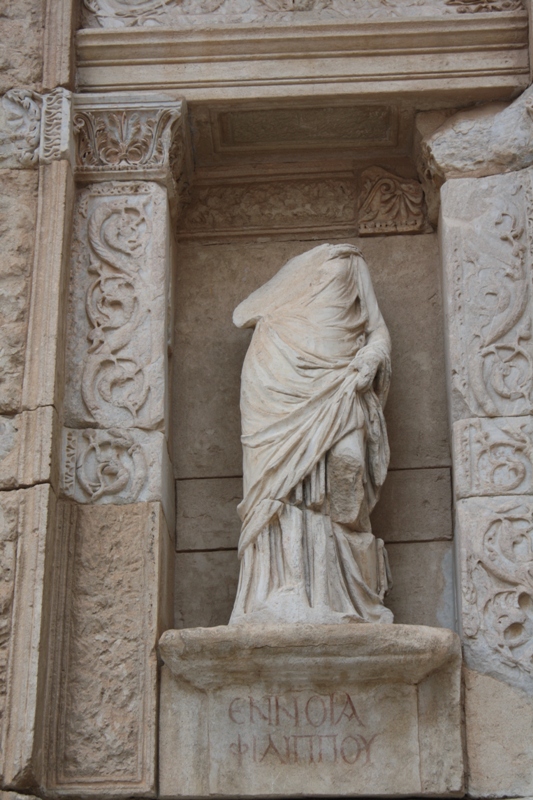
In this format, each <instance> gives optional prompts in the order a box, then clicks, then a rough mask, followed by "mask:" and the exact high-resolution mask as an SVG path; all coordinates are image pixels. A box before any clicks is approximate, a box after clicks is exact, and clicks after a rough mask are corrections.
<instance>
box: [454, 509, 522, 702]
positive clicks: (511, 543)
mask: <svg viewBox="0 0 533 800" xmlns="http://www.w3.org/2000/svg"><path fill="white" fill-rule="evenodd" d="M532 526H533V498H532V497H531V496H523V495H517V496H511V497H483V498H477V497H472V498H468V499H466V500H459V502H458V503H457V537H458V545H459V552H460V590H461V591H460V596H461V620H462V631H463V646H464V654H465V660H466V663H467V665H468V666H469V667H471V668H472V669H475V670H477V671H478V672H482V673H485V674H487V675H491V676H492V677H495V678H499V679H500V680H503V681H505V682H506V683H509V684H510V685H511V686H514V687H516V688H519V689H522V690H523V691H525V692H527V693H528V694H533V681H532V675H533V663H532V659H531V637H532V635H533V622H532V620H533V615H532V612H531V609H532V608H533V579H532V576H531V573H532V565H533V547H532V544H531V528H532Z"/></svg>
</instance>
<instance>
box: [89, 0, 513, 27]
mask: <svg viewBox="0 0 533 800" xmlns="http://www.w3.org/2000/svg"><path fill="white" fill-rule="evenodd" d="M83 6H84V17H83V25H84V26H85V27H103V28H121V27H133V26H153V25H164V26H168V25H170V26H172V25H173V24H179V23H180V21H181V22H182V23H183V22H184V20H186V19H187V17H191V16H192V17H200V16H203V15H207V14H212V15H216V16H220V17H223V18H227V19H232V20H235V21H242V22H249V21H254V20H260V19H273V20H275V21H277V22H288V23H290V22H291V21H296V20H299V19H300V18H309V19H311V20H312V19H313V18H316V19H317V20H322V19H343V18H344V19H350V20H355V19H358V20H365V19H367V20H373V19H376V18H379V19H383V18H385V19H386V18H397V17H411V18H413V17H420V16H422V17H439V16H442V15H446V14H455V13H462V14H468V13H490V12H506V11H507V12H513V11H514V12H516V11H524V10H525V9H524V5H523V2H522V0H183V2H179V1H178V0H83ZM185 24H186V23H185Z"/></svg>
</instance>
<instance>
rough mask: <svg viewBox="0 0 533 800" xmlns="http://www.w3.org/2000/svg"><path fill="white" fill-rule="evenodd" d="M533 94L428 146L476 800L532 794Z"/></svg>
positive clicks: (439, 135) (458, 123)
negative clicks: (437, 201)
mask: <svg viewBox="0 0 533 800" xmlns="http://www.w3.org/2000/svg"><path fill="white" fill-rule="evenodd" d="M531 98H532V94H531V90H527V91H526V92H525V93H524V94H523V95H522V96H521V97H520V98H519V99H518V100H517V101H515V102H514V103H513V104H512V105H510V106H509V107H507V108H504V109H503V110H502V106H501V105H498V106H494V107H486V108H481V109H477V110H476V111H473V112H462V113H460V114H457V115H456V116H454V117H451V118H450V119H449V120H448V121H447V122H445V123H444V124H443V125H442V126H441V127H440V128H439V129H438V130H437V131H435V132H434V133H433V134H432V135H431V136H429V137H428V138H427V139H426V140H425V142H424V143H423V149H424V151H425V157H426V165H427V177H429V176H431V177H432V178H433V180H435V181H436V182H437V183H438V184H442V183H443V182H444V181H445V183H444V185H443V186H442V189H441V200H442V207H441V219H440V232H441V247H442V259H443V268H444V273H443V274H444V284H445V291H444V296H445V302H446V324H447V331H446V334H447V348H448V378H449V387H450V411H451V422H452V431H453V471H454V488H455V518H456V529H457V530H456V542H457V568H458V573H459V579H458V585H459V591H458V594H459V598H458V605H459V615H460V627H461V635H462V641H463V648H464V656H465V662H466V665H467V667H468V669H466V670H465V682H466V693H465V702H466V741H467V750H468V761H469V768H468V772H469V775H470V785H469V787H468V790H469V793H470V794H471V795H473V796H484V795H487V794H489V793H490V794H491V795H498V794H499V793H506V794H508V795H511V794H512V795H515V794H516V795H521V794H528V793H530V789H531V781H532V780H533V748H532V746H531V741H530V734H529V733H528V732H527V731H529V727H530V725H531V723H532V721H533V704H532V696H533V419H532V417H531V413H532V410H533V336H532V334H533V330H532V322H533V317H532V314H533V305H532V282H531V270H532V263H533V222H532V213H533V183H532V181H533V170H532V169H531V168H529V164H531V163H532V161H533V149H532V147H531V145H532V138H533V136H532V134H533V127H532V125H531V119H530V116H529V111H530V108H531V102H532V101H531Z"/></svg>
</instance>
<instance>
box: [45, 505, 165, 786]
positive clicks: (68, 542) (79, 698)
mask: <svg viewBox="0 0 533 800" xmlns="http://www.w3.org/2000/svg"><path fill="white" fill-rule="evenodd" d="M58 520H59V532H58V549H57V552H56V554H55V558H54V563H55V569H56V573H55V581H54V585H55V588H56V592H57V595H56V599H55V602H56V603H57V608H59V609H63V608H64V609H65V611H64V612H63V615H62V616H57V619H60V620H61V622H60V624H59V626H58V628H57V630H56V633H55V636H54V642H55V653H54V656H53V686H52V696H53V698H54V700H53V702H52V703H51V706H50V716H49V729H48V736H47V744H48V747H49V756H48V765H49V770H50V772H49V775H48V781H49V784H48V785H49V786H50V787H53V788H54V789H55V790H56V791H57V792H58V793H60V794H67V795H69V796H70V795H72V794H76V795H80V794H81V795H84V796H87V795H89V796H90V795H93V796H95V797H101V796H102V787H103V785H105V786H106V790H105V791H106V794H107V796H109V795H111V796H113V794H116V795H117V796H127V797H135V796H141V797H153V796H154V795H155V755H156V733H157V730H156V727H157V717H156V708H157V687H158V679H157V656H156V651H155V645H156V642H157V637H158V634H159V632H160V631H161V630H164V629H165V628H166V627H168V626H169V621H170V617H169V608H168V607H166V606H164V605H162V604H161V599H160V598H162V597H163V596H164V592H161V591H158V587H160V586H161V587H162V586H164V584H165V575H166V570H167V569H168V566H167V565H171V564H172V560H171V558H170V548H171V543H170V537H169V535H168V532H167V530H166V526H165V521H164V516H163V514H162V511H161V507H160V505H159V504H158V503H137V504H132V505H128V506H117V505H111V506H87V505H80V506H76V505H75V504H74V503H70V502H68V501H63V502H61V503H60V505H59V511H58ZM53 618H56V617H55V614H54V617H53ZM110 787H112V788H110Z"/></svg>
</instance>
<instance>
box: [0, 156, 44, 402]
mask: <svg viewBox="0 0 533 800" xmlns="http://www.w3.org/2000/svg"><path fill="white" fill-rule="evenodd" d="M0 181H1V183H2V196H1V197H0V254H1V256H2V257H1V259H0V412H2V413H6V412H7V413H12V412H14V411H18V410H19V408H20V403H21V391H22V379H23V374H24V350H25V344H26V325H27V313H28V312H27V308H28V288H29V287H28V279H29V276H30V274H31V267H32V261H33V248H34V238H35V224H36V214H37V183H38V175H37V174H36V173H34V172H30V171H19V170H17V171H15V170H0Z"/></svg>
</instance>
